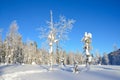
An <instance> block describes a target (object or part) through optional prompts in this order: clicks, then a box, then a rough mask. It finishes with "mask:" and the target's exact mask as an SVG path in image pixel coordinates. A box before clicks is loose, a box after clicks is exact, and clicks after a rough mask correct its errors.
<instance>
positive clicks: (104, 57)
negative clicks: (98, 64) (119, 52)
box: [102, 53, 109, 65]
mask: <svg viewBox="0 0 120 80" xmlns="http://www.w3.org/2000/svg"><path fill="white" fill-rule="evenodd" d="M102 63H103V64H105V65H108V64H109V58H108V54H107V53H104V55H103V58H102Z"/></svg>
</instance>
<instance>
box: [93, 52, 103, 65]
mask: <svg viewBox="0 0 120 80" xmlns="http://www.w3.org/2000/svg"><path fill="white" fill-rule="evenodd" d="M101 63H102V57H101V55H100V53H99V51H96V52H95V64H101Z"/></svg>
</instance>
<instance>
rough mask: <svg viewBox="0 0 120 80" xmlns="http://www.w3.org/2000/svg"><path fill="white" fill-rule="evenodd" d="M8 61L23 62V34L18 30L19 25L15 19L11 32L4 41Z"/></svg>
mask: <svg viewBox="0 0 120 80" xmlns="http://www.w3.org/2000/svg"><path fill="white" fill-rule="evenodd" d="M4 45H5V53H6V63H16V62H17V63H22V61H21V60H22V59H20V58H21V56H23V55H22V36H21V35H20V33H19V32H18V25H17V23H16V21H13V22H12V23H11V25H10V29H9V32H8V33H7V37H6V39H5V41H4Z"/></svg>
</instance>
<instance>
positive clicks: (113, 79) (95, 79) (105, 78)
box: [0, 64, 120, 80]
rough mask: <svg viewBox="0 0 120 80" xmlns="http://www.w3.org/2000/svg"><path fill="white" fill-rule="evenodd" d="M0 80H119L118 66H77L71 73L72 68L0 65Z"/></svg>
mask: <svg viewBox="0 0 120 80" xmlns="http://www.w3.org/2000/svg"><path fill="white" fill-rule="evenodd" d="M0 80H120V66H109V65H108V66H103V65H92V66H90V68H85V66H84V65H79V72H78V73H73V66H65V67H62V68H61V67H59V66H57V65H54V66H53V71H49V67H48V66H46V65H27V64H25V65H0Z"/></svg>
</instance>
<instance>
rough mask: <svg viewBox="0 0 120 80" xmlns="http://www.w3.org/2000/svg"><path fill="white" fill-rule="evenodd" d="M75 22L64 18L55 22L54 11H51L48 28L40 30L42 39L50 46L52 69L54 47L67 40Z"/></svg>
mask: <svg viewBox="0 0 120 80" xmlns="http://www.w3.org/2000/svg"><path fill="white" fill-rule="evenodd" d="M74 22H75V21H74V20H73V19H68V20H67V19H66V18H65V17H64V16H60V19H59V21H58V22H54V20H53V15H52V11H50V21H48V22H47V24H48V26H47V27H41V28H40V38H46V39H47V41H48V44H49V46H50V49H49V54H50V57H49V58H50V65H51V67H52V64H53V62H52V55H53V46H54V45H55V43H58V42H59V43H60V42H61V41H64V40H66V39H67V34H68V33H69V32H70V30H71V29H72V26H73V23H74Z"/></svg>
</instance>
